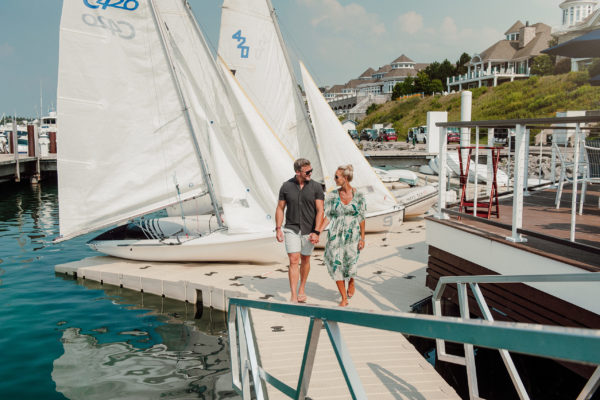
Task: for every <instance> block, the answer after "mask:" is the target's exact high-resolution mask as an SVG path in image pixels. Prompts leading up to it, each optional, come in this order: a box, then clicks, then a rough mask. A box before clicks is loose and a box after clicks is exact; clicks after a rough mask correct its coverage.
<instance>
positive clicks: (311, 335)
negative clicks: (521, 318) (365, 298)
mask: <svg viewBox="0 0 600 400" xmlns="http://www.w3.org/2000/svg"><path fill="white" fill-rule="evenodd" d="M585 275H587V279H588V280H589V279H590V278H591V279H592V281H594V280H595V281H600V273H598V274H596V273H589V274H585ZM456 278H462V279H465V282H469V281H468V279H469V278H471V282H472V281H473V279H472V278H476V277H456ZM446 283H448V282H446ZM434 301H435V299H434ZM251 309H256V310H265V311H272V312H276V313H280V314H287V315H295V316H299V317H306V318H309V319H310V323H309V327H308V331H307V336H306V345H305V348H304V355H303V360H302V364H301V367H300V371H299V377H298V383H297V385H296V387H295V388H293V387H291V386H289V385H287V384H285V383H284V382H282V381H281V380H279V379H277V378H276V377H275V376H272V375H271V374H269V372H268V371H266V370H265V369H264V368H263V367H262V365H261V364H260V357H259V354H258V346H257V342H256V340H255V337H254V331H253V329H252V322H251V316H250V310H251ZM339 323H344V324H351V325H357V326H363V327H369V328H374V329H383V330H387V331H392V332H399V333H403V334H407V335H414V336H420V337H425V338H431V339H438V340H444V341H446V340H447V341H451V342H457V343H464V344H465V345H468V346H471V347H472V346H479V347H487V348H491V349H499V350H500V349H501V350H503V351H506V352H508V351H511V352H516V353H521V354H528V355H533V356H540V357H546V358H552V359H558V360H565V361H573V362H578V363H583V364H589V365H595V366H598V365H600V330H590V329H581V328H564V327H555V326H547V325H536V324H522V323H508V322H498V321H486V320H471V319H469V318H468V317H467V318H454V317H443V316H430V315H417V314H410V313H400V312H393V313H392V312H387V313H383V312H381V313H375V312H366V311H357V310H348V309H341V308H339V307H321V306H314V305H295V304H290V303H281V302H274V301H261V300H249V299H241V298H232V299H230V300H229V320H228V324H229V341H230V349H231V350H230V351H231V369H232V377H233V387H234V389H235V390H236V391H238V392H239V393H240V394H241V395H242V396H243V398H244V399H250V398H257V399H265V398H267V397H268V396H267V393H266V383H269V384H271V385H272V386H274V387H275V388H276V389H278V390H279V391H281V392H282V393H284V394H285V395H287V396H288V397H290V398H292V399H304V397H305V396H306V394H307V393H308V387H309V383H310V377H311V373H312V369H313V363H314V360H315V355H316V349H317V344H318V340H319V336H320V332H321V328H322V327H323V326H324V327H325V329H326V331H327V334H328V337H329V340H330V342H331V344H332V347H333V349H334V351H335V354H336V357H337V360H338V363H339V364H340V368H341V371H342V373H343V375H344V378H345V380H346V383H347V385H348V389H349V391H350V394H351V395H352V398H353V399H365V398H367V396H366V393H365V391H364V389H363V386H362V384H361V381H360V378H359V376H358V373H357V372H356V369H355V367H354V365H353V363H352V359H351V358H350V355H349V352H348V351H347V349H346V346H345V343H344V340H343V338H342V334H341V331H340V329H339V326H338V324H339ZM463 365H465V364H463ZM471 378H474V375H473V376H472V377H471ZM475 379H476V378H475ZM250 380H252V383H253V387H254V393H252V392H251V387H250ZM599 382H600V368H598V367H597V368H596V372H595V373H594V375H593V376H592V377H591V378H590V381H589V382H588V384H587V385H586V386H585V387H584V388H583V390H582V393H581V394H580V396H579V397H578V400H579V399H581V400H583V399H586V398H590V397H591V395H592V394H593V393H594V391H595V390H596V389H597V387H598V384H599Z"/></svg>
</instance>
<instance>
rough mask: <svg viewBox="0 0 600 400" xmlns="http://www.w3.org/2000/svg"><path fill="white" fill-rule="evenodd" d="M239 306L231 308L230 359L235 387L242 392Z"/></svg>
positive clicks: (229, 320) (229, 325)
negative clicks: (237, 321)
mask: <svg viewBox="0 0 600 400" xmlns="http://www.w3.org/2000/svg"><path fill="white" fill-rule="evenodd" d="M237 308H238V307H237V306H231V305H230V306H229V315H228V321H227V325H228V329H229V358H230V359H231V377H232V380H233V387H234V388H237V389H238V390H242V383H241V379H240V376H241V370H240V347H239V346H238V335H239V331H238V328H237V327H236V319H237Z"/></svg>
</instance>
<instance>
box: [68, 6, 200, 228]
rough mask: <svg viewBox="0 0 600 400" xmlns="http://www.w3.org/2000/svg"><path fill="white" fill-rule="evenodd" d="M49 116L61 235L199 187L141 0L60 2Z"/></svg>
mask: <svg viewBox="0 0 600 400" xmlns="http://www.w3.org/2000/svg"><path fill="white" fill-rule="evenodd" d="M115 4H116V3H115ZM57 111H58V114H59V116H60V118H59V120H58V124H59V127H58V129H59V130H60V132H61V140H60V144H59V149H58V187H59V213H60V214H59V221H60V234H61V236H62V238H63V239H66V238H69V237H73V236H76V235H79V234H82V233H85V232H89V231H92V230H95V229H98V228H101V227H105V226H109V225H111V224H114V223H117V222H119V221H122V220H126V219H128V218H131V217H133V216H136V215H141V214H145V213H148V212H151V211H153V210H156V209H160V208H162V207H164V206H166V205H168V204H172V203H175V202H176V201H177V200H178V198H177V190H176V184H175V182H176V183H177V184H178V186H179V189H180V192H181V195H182V198H186V197H191V196H193V195H196V194H198V193H199V192H203V191H205V190H206V187H205V185H204V181H203V178H202V176H201V172H200V168H199V164H198V159H197V156H196V154H195V151H194V145H193V140H192V136H191V135H190V130H189V129H188V127H187V126H186V122H185V118H184V115H183V112H182V107H181V104H180V101H179V99H178V95H177V92H176V89H175V87H174V84H173V79H172V75H171V72H170V69H169V65H168V62H167V59H166V57H165V54H164V49H163V45H162V44H161V37H160V34H159V32H158V31H157V25H156V23H155V20H154V18H153V14H152V10H151V8H150V5H149V2H148V1H133V0H132V1H127V2H125V3H124V4H123V5H122V6H116V5H113V4H110V3H108V2H104V4H103V5H100V4H97V2H96V1H92V0H89V1H81V0H64V2H63V11H62V17H61V27H60V50H59V72H58V102H57Z"/></svg>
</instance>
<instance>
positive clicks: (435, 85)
mask: <svg viewBox="0 0 600 400" xmlns="http://www.w3.org/2000/svg"><path fill="white" fill-rule="evenodd" d="M443 91H444V85H442V81H441V80H439V79H432V80H431V81H430V82H429V90H428V91H427V94H431V93H442V92H443Z"/></svg>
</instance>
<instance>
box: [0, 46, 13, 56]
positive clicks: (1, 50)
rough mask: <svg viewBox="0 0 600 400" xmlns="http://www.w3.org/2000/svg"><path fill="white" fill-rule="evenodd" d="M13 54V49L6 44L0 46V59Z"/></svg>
mask: <svg viewBox="0 0 600 400" xmlns="http://www.w3.org/2000/svg"><path fill="white" fill-rule="evenodd" d="M14 53H15V49H14V48H13V47H12V46H11V45H9V44H8V43H2V44H0V57H10V56H12V55H13V54H14Z"/></svg>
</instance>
